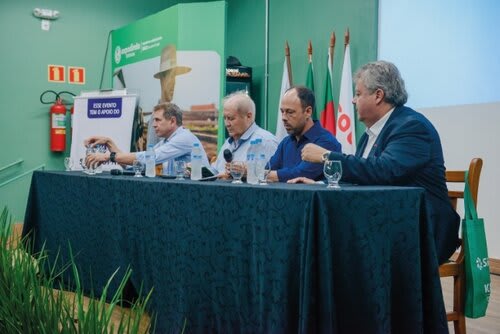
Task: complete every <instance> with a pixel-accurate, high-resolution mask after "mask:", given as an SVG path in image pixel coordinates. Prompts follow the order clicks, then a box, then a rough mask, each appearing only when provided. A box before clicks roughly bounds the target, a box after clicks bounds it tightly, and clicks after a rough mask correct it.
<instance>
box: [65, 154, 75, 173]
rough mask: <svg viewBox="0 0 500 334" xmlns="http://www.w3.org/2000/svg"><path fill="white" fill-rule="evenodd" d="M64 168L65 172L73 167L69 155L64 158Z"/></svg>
mask: <svg viewBox="0 0 500 334" xmlns="http://www.w3.org/2000/svg"><path fill="white" fill-rule="evenodd" d="M64 168H65V169H66V171H67V172H69V171H71V170H72V169H73V160H71V157H66V158H64Z"/></svg>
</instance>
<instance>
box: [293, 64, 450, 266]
mask: <svg viewBox="0 0 500 334" xmlns="http://www.w3.org/2000/svg"><path fill="white" fill-rule="evenodd" d="M354 81H355V83H356V90H355V96H354V98H353V101H352V102H353V103H354V104H355V105H356V109H357V112H358V117H359V120H360V121H362V122H363V123H364V124H365V125H366V132H365V133H364V134H363V136H362V137H361V139H360V141H359V144H358V147H357V151H356V154H355V155H346V154H342V153H336V152H330V151H328V150H326V149H324V148H322V147H320V146H317V145H314V144H308V145H306V146H305V147H304V149H303V150H302V159H303V160H305V161H310V162H321V161H325V160H327V159H328V160H340V161H341V162H342V167H343V176H342V179H343V180H344V181H347V182H352V183H356V184H364V185H366V184H371V185H395V186H418V187H422V188H424V189H425V204H426V209H427V212H426V217H427V219H428V220H429V221H430V223H431V226H432V227H433V229H434V240H435V245H436V251H437V255H438V261H439V263H440V264H441V263H443V262H445V261H446V260H447V259H448V258H449V256H450V255H451V254H452V253H453V252H454V251H455V249H456V247H457V244H458V227H459V216H458V215H457V213H456V211H455V210H454V209H453V207H452V206H451V202H450V200H449V198H448V189H447V186H446V178H445V167H444V159H443V150H442V147H441V141H440V139H439V135H438V133H437V131H436V129H435V128H434V126H433V125H432V124H431V123H430V122H429V120H428V119H427V118H425V117H424V116H423V115H422V114H420V113H418V112H416V111H415V110H413V109H410V108H408V107H405V106H404V104H405V103H406V101H407V99H408V94H407V93H406V89H405V86H404V81H403V79H402V78H401V75H400V73H399V70H398V69H397V68H396V66H395V65H394V64H392V63H389V62H386V61H377V62H372V63H368V64H366V65H364V66H363V67H362V68H361V69H360V70H359V71H358V72H357V73H356V74H355V76H354ZM308 181H309V180H305V179H303V178H297V179H293V180H290V182H308Z"/></svg>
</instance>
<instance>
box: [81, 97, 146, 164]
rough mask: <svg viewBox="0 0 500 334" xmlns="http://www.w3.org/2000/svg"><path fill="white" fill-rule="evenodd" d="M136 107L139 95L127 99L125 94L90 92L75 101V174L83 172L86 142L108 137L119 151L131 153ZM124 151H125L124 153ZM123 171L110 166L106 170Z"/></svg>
mask: <svg viewBox="0 0 500 334" xmlns="http://www.w3.org/2000/svg"><path fill="white" fill-rule="evenodd" d="M136 106H137V95H134V94H129V95H127V94H126V92H125V90H117V91H111V92H87V93H82V95H80V96H77V97H75V104H74V110H75V111H74V115H73V121H72V124H73V130H72V138H71V160H72V164H73V169H74V170H82V165H81V160H82V159H85V154H86V148H85V146H84V145H83V142H84V140H85V139H87V138H89V137H91V136H106V137H110V138H112V139H113V141H114V142H115V143H116V145H118V147H120V148H125V149H128V148H129V147H130V142H131V140H132V125H133V121H134V112H135V110H136ZM125 149H124V150H125ZM111 168H120V167H119V166H117V165H116V164H110V163H107V164H105V165H104V166H103V169H104V170H109V169H111Z"/></svg>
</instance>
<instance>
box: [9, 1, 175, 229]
mask: <svg viewBox="0 0 500 334" xmlns="http://www.w3.org/2000/svg"><path fill="white" fill-rule="evenodd" d="M168 6H170V4H169V3H168V2H166V1H159V0H157V1H148V5H147V6H144V3H143V2H139V1H134V0H120V1H116V0H115V1H101V0H87V1H67V0H52V1H33V0H31V1H30V0H23V1H2V2H1V4H0V22H1V23H0V25H1V29H0V40H1V44H2V52H1V55H0V57H1V61H0V73H1V89H0V100H1V101H2V108H0V139H1V142H2V144H3V145H2V154H1V155H0V170H1V169H2V168H3V167H5V166H6V165H9V164H11V163H13V162H15V161H18V160H20V159H21V160H23V162H22V163H21V164H19V165H16V166H14V167H12V168H8V169H4V170H3V171H0V184H4V183H5V182H8V181H9V180H11V179H12V178H13V177H16V176H18V175H21V174H23V173H25V172H28V173H27V174H26V175H25V176H24V177H21V178H19V179H17V180H15V181H13V182H10V183H8V184H7V185H5V186H2V187H0V206H1V207H3V206H4V205H7V206H8V207H9V209H10V210H11V212H12V214H13V215H14V218H15V219H16V220H22V219H23V217H24V210H25V207H26V199H27V195H28V190H29V184H30V179H31V174H30V173H29V171H30V170H31V169H33V168H35V167H38V166H40V165H45V166H46V169H63V168H64V167H63V157H64V156H65V154H64V153H51V152H50V150H49V112H48V110H49V106H48V105H42V104H41V103H40V101H39V96H40V94H41V93H42V92H43V91H45V90H47V89H52V90H55V91H62V90H68V91H71V92H73V93H75V94H79V93H80V91H82V90H93V89H96V88H98V87H99V81H100V76H101V70H102V64H103V57H104V51H105V47H106V39H107V35H108V32H109V31H110V30H111V29H115V28H118V27H120V26H123V25H125V24H127V23H130V22H133V21H135V20H137V19H139V18H142V17H144V16H147V15H149V14H152V13H155V12H157V11H159V10H161V9H164V8H166V7H168ZM34 8H49V9H55V10H58V11H59V12H60V13H61V14H60V18H59V19H58V20H56V21H55V22H52V25H51V29H50V31H42V30H41V28H40V19H38V18H35V17H34V16H33V15H32V12H33V9H34ZM48 64H58V65H66V66H67V65H72V66H82V67H85V69H86V76H87V78H86V84H85V85H70V84H54V83H48V82H47V65H48ZM108 65H109V64H108ZM107 67H108V74H107V75H106V78H109V66H107ZM109 84H110V80H106V81H105V86H109ZM54 191H57V189H54ZM90 195H91V194H89V196H90Z"/></svg>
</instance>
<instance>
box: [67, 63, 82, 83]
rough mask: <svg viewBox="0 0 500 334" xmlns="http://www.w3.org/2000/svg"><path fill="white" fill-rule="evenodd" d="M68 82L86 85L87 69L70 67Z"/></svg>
mask: <svg viewBox="0 0 500 334" xmlns="http://www.w3.org/2000/svg"><path fill="white" fill-rule="evenodd" d="M68 82H69V83H70V84H78V85H83V84H85V67H76V66H68Z"/></svg>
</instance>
